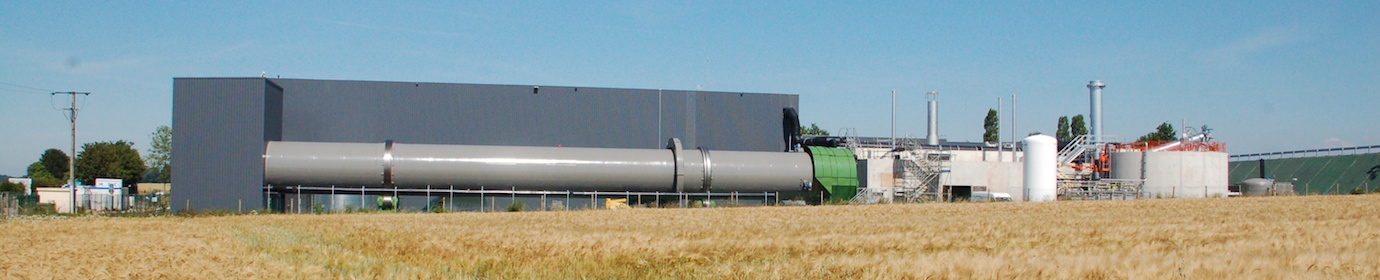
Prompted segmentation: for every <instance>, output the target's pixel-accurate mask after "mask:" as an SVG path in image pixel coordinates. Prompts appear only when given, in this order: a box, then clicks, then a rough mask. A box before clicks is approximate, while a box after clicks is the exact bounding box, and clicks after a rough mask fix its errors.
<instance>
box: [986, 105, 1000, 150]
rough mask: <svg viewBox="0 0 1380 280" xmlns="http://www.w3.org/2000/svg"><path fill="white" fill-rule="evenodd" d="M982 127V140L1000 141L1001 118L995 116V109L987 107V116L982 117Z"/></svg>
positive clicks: (989, 141)
mask: <svg viewBox="0 0 1380 280" xmlns="http://www.w3.org/2000/svg"><path fill="white" fill-rule="evenodd" d="M982 129H983V131H982V142H988V143H996V142H997V141H1001V134H999V133H1001V120H1000V119H998V118H997V110H996V109H987V118H984V119H982Z"/></svg>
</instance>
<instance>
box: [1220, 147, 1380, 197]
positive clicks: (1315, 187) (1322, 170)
mask: <svg viewBox="0 0 1380 280" xmlns="http://www.w3.org/2000/svg"><path fill="white" fill-rule="evenodd" d="M1228 165H1229V166H1230V168H1231V169H1230V170H1231V171H1230V175H1229V176H1230V180H1231V181H1230V182H1231V183H1239V182H1241V181H1245V180H1246V179H1250V178H1258V177H1260V166H1261V162H1260V160H1243V161H1234V162H1231V163H1228ZM1264 166H1265V176H1266V177H1269V178H1273V179H1275V180H1278V181H1292V180H1293V179H1298V181H1295V182H1294V191H1295V192H1296V193H1298V194H1347V193H1351V191H1352V190H1356V189H1359V190H1366V191H1372V192H1373V191H1376V190H1380V181H1377V180H1378V179H1380V154H1360V155H1338V156H1320V157H1302V158H1284V159H1266V160H1264Z"/></svg>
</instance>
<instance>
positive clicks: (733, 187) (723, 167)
mask: <svg viewBox="0 0 1380 280" xmlns="http://www.w3.org/2000/svg"><path fill="white" fill-rule="evenodd" d="M709 158H710V160H709V161H710V163H711V165H710V170H711V174H712V177H711V178H712V180H713V183H712V187H711V188H710V189H709V191H712V192H728V191H736V192H768V191H796V190H800V189H801V187H802V186H804V185H805V184H808V183H810V182H811V180H813V179H814V162H812V161H810V155H808V154H806V153H774V152H731V151H713V152H710V153H709Z"/></svg>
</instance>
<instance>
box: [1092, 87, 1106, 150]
mask: <svg viewBox="0 0 1380 280" xmlns="http://www.w3.org/2000/svg"><path fill="white" fill-rule="evenodd" d="M1104 87H1107V84H1103V83H1102V80H1095V81H1091V82H1088V90H1089V93H1088V94H1090V95H1092V97H1091V98H1090V99H1091V103H1092V104H1090V105H1089V106H1090V107H1092V109H1091V111H1092V112H1091V113H1090V114H1089V116H1088V118H1089V119H1090V122H1091V124H1092V127H1091V130H1092V135H1091V136H1088V138H1089V139H1088V140H1090V141H1089V142H1093V143H1101V142H1102V88H1104Z"/></svg>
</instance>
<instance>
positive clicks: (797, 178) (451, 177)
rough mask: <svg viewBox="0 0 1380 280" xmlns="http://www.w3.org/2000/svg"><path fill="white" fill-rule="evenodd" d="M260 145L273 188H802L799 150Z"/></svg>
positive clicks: (804, 172)
mask: <svg viewBox="0 0 1380 280" xmlns="http://www.w3.org/2000/svg"><path fill="white" fill-rule="evenodd" d="M667 146H668V147H667V149H664V150H654V149H609V148H563V147H516V146H473V145H427V144H401V143H392V142H388V143H383V144H379V143H324V142H280V141H272V142H268V146H267V149H266V152H265V154H264V182H265V183H267V184H272V185H312V186H379V187H392V186H396V187H400V188H424V187H427V186H433V187H436V186H454V187H457V188H475V189H477V188H483V187H488V188H495V189H498V188H502V189H509V188H511V189H517V190H570V191H648V192H650V191H664V192H711V191H712V192H733V191H737V192H770V191H796V190H801V189H802V188H804V187H807V186H809V184H810V183H811V182H812V180H813V175H814V174H813V166H812V162H811V160H810V156H809V155H808V154H806V153H782V152H743V151H714V152H713V153H712V155H711V153H710V152H709V150H707V149H702V148H701V149H697V150H684V149H682V148H681V145H680V141H679V140H677V139H672V140H671V141H670V143H668V145H667Z"/></svg>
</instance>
